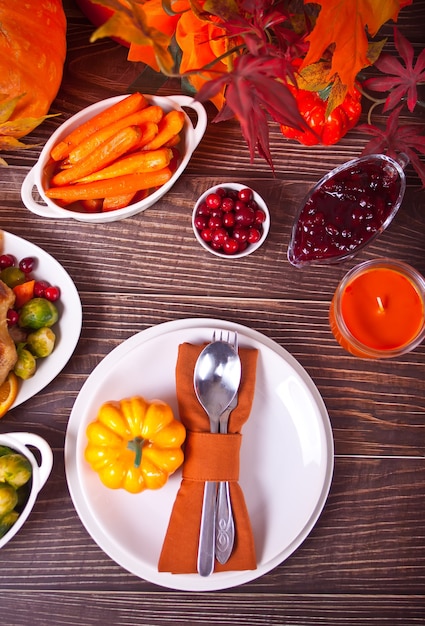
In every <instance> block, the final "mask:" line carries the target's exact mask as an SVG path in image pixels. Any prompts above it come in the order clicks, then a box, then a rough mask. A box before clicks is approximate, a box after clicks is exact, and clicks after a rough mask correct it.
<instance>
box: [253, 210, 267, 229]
mask: <svg viewBox="0 0 425 626" xmlns="http://www.w3.org/2000/svg"><path fill="white" fill-rule="evenodd" d="M265 221H266V214H265V213H264V211H263V209H256V210H255V215H254V222H255V224H257V225H258V226H261V224H264V222H265Z"/></svg>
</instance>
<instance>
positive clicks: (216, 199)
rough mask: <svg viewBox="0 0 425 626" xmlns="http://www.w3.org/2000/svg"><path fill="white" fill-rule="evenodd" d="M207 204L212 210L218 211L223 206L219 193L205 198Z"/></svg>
mask: <svg viewBox="0 0 425 626" xmlns="http://www.w3.org/2000/svg"><path fill="white" fill-rule="evenodd" d="M205 202H206V204H207V206H209V207H210V209H218V207H219V206H221V196H219V195H218V193H210V194H208V196H207V197H206V198H205Z"/></svg>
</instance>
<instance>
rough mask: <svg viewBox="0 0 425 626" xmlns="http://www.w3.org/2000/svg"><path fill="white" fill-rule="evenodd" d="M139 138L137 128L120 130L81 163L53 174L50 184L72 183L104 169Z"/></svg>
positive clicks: (131, 127) (139, 132)
mask: <svg viewBox="0 0 425 626" xmlns="http://www.w3.org/2000/svg"><path fill="white" fill-rule="evenodd" d="M141 136H142V131H141V130H140V128H139V127H138V126H130V127H129V128H122V129H121V130H119V131H118V132H117V133H116V134H115V135H114V136H113V137H110V139H108V140H107V141H105V142H104V143H102V144H101V145H100V146H99V147H98V148H96V149H95V150H93V152H92V153H91V154H90V155H89V156H88V157H87V158H85V159H84V160H83V161H81V162H80V163H76V164H75V165H73V167H70V168H69V169H66V170H62V171H60V172H58V173H57V174H55V175H54V176H53V178H52V180H51V184H52V185H56V186H60V185H65V184H66V183H72V182H74V181H76V180H78V179H79V178H82V177H83V176H88V175H89V174H92V173H93V172H96V171H97V170H99V169H102V167H106V166H107V165H109V164H110V163H112V162H113V161H115V160H116V159H117V158H118V157H120V156H122V155H123V154H125V153H126V152H128V150H130V149H131V148H134V147H135V146H136V145H137V143H138V142H139V141H140V137H141ZM97 197H98V198H99V197H102V196H97Z"/></svg>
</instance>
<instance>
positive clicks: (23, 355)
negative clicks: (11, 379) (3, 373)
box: [13, 348, 37, 380]
mask: <svg viewBox="0 0 425 626" xmlns="http://www.w3.org/2000/svg"><path fill="white" fill-rule="evenodd" d="M36 369H37V363H36V361H35V356H34V355H33V354H31V352H30V351H29V350H26V348H21V349H20V350H18V360H17V361H16V363H15V367H14V368H13V371H14V372H15V374H16V376H19V378H22V379H23V380H27V379H28V378H31V376H34V374H35V370H36Z"/></svg>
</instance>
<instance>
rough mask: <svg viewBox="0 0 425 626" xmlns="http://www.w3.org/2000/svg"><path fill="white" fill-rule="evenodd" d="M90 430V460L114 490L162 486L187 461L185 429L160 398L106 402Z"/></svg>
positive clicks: (137, 398)
mask: <svg viewBox="0 0 425 626" xmlns="http://www.w3.org/2000/svg"><path fill="white" fill-rule="evenodd" d="M86 434H87V439H88V444H87V447H86V450H85V459H86V461H87V462H88V463H89V464H90V466H91V467H92V469H93V470H95V471H96V472H97V473H98V474H99V477H100V480H101V481H102V482H103V484H104V485H105V486H106V487H109V488H111V489H119V488H122V489H125V490H126V491H129V492H130V493H139V492H141V491H143V490H145V489H159V488H160V487H162V486H163V485H165V483H166V482H167V480H168V477H169V475H170V474H172V473H173V472H175V471H176V469H177V468H178V467H180V465H181V464H182V463H183V458H184V457H183V451H182V449H181V445H182V444H183V442H184V440H185V437H186V429H185V427H184V426H183V424H182V423H181V422H179V421H177V420H176V419H175V418H174V414H173V411H172V409H171V407H170V406H169V405H168V404H166V403H165V402H162V401H160V400H153V401H151V402H148V401H147V400H145V399H144V398H142V397H141V396H135V397H133V398H126V399H123V400H120V401H119V402H117V401H110V402H105V403H104V404H103V405H102V406H101V407H100V409H99V412H98V414H97V418H96V420H94V421H93V422H91V423H90V424H89V425H88V426H87V430H86Z"/></svg>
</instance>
